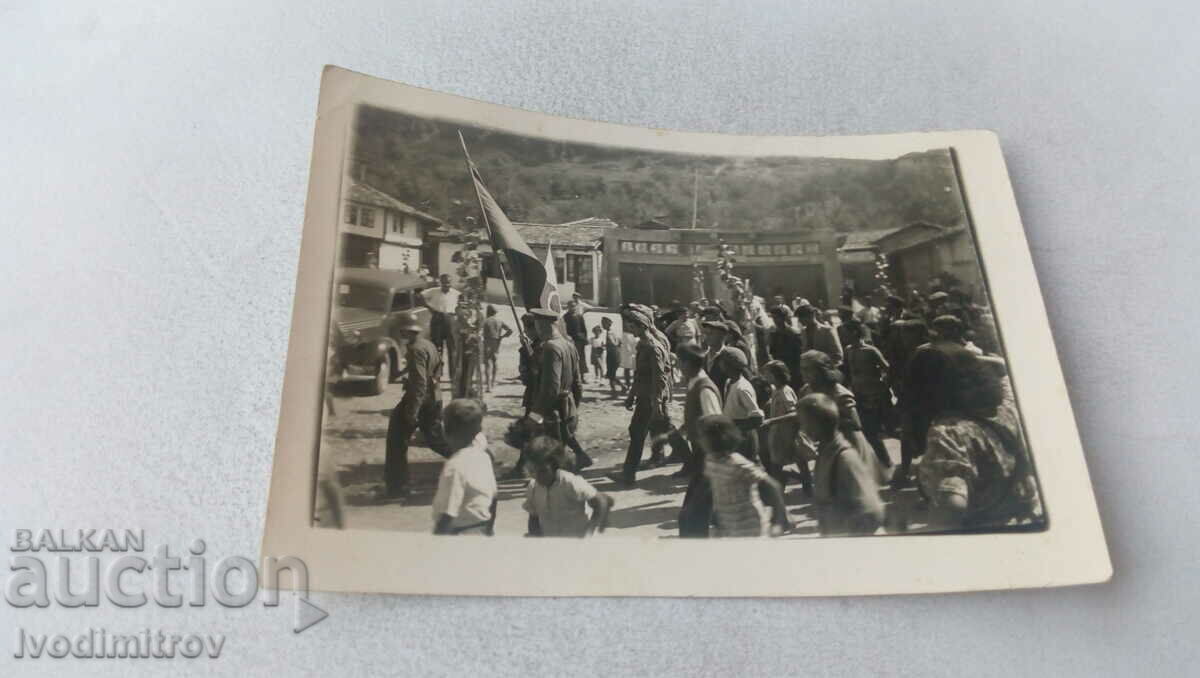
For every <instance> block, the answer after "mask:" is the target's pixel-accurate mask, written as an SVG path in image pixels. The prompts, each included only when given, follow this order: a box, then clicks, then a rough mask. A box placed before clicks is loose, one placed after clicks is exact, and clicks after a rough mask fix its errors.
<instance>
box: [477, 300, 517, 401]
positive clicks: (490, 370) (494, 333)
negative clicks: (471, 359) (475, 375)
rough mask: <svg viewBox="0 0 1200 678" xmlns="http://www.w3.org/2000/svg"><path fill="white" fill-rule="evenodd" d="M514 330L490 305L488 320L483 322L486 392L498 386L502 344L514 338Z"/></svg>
mask: <svg viewBox="0 0 1200 678" xmlns="http://www.w3.org/2000/svg"><path fill="white" fill-rule="evenodd" d="M512 333H513V331H512V328H511V327H509V326H508V325H507V324H506V323H505V322H504V321H503V320H501V319H500V318H499V317H497V316H496V307H495V306H492V305H491V304H488V307H487V319H486V320H484V321H483V379H484V382H485V385H484V391H485V392H489V393H490V392H491V390H492V389H493V388H495V386H496V359H497V356H498V355H499V353H500V342H502V341H504V338H505V337H510V336H512Z"/></svg>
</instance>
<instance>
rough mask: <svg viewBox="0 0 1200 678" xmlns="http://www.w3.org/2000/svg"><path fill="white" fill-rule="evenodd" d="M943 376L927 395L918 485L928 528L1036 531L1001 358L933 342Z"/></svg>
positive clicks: (1038, 514) (1030, 478) (1040, 519)
mask: <svg viewBox="0 0 1200 678" xmlns="http://www.w3.org/2000/svg"><path fill="white" fill-rule="evenodd" d="M928 350H932V351H938V352H939V353H941V357H942V358H943V365H944V366H945V371H944V372H943V373H942V379H939V380H938V382H937V384H935V385H934V387H933V388H932V389H931V390H930V395H931V403H930V409H931V411H932V412H933V413H934V415H933V419H932V421H931V423H930V425H929V429H928V431H927V433H926V434H925V448H924V449H925V454H924V456H923V457H922V459H921V463H920V465H919V466H918V468H917V481H918V483H920V487H921V490H922V493H923V494H924V495H925V496H926V497H928V498H929V504H930V515H929V526H930V529H933V530H972V529H995V528H998V527H1005V526H1009V527H1011V526H1022V527H1025V528H1036V527H1040V526H1042V525H1043V524H1044V523H1045V514H1044V513H1043V511H1042V506H1041V500H1040V497H1039V494H1038V486H1037V480H1036V478H1035V477H1034V474H1033V464H1032V462H1031V460H1030V458H1029V454H1028V450H1027V449H1026V448H1025V442H1024V439H1023V437H1022V435H1021V426H1020V421H1019V420H1018V418H1017V409H1016V403H1015V401H1014V398H1013V392H1012V386H1011V385H1010V383H1009V380H1008V376H1007V374H1006V373H1005V365H1004V361H1003V359H1001V358H990V357H980V356H977V355H975V354H974V353H972V352H970V351H968V350H967V349H966V348H964V347H960V346H954V345H950V344H938V345H936V346H933V347H930V348H929V349H928Z"/></svg>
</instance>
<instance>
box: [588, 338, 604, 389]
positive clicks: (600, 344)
mask: <svg viewBox="0 0 1200 678" xmlns="http://www.w3.org/2000/svg"><path fill="white" fill-rule="evenodd" d="M588 343H589V344H591V345H592V355H591V356H590V357H591V361H592V371H593V372H594V373H595V374H596V381H600V375H602V374H604V373H605V372H607V371H608V370H607V369H606V367H607V366H606V364H605V362H604V349H605V348H607V347H608V345H607V343H606V342H605V341H604V328H603V327H600V326H599V325H595V326H593V327H592V338H591V339H590V340H589V341H588Z"/></svg>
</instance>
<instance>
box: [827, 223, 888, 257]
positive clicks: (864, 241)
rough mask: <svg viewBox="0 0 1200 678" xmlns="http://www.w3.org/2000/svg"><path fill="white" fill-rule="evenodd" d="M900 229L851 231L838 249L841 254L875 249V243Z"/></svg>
mask: <svg viewBox="0 0 1200 678" xmlns="http://www.w3.org/2000/svg"><path fill="white" fill-rule="evenodd" d="M898 230H900V229H898V228H885V229H881V230H874V231H851V232H850V233H847V234H846V240H845V241H844V242H843V243H842V246H841V247H839V248H838V249H839V250H841V251H842V252H852V251H855V250H871V249H875V241H877V240H879V239H880V238H883V237H886V236H889V235H891V234H893V233H895V232H896V231H898Z"/></svg>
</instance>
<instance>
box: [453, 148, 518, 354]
mask: <svg viewBox="0 0 1200 678" xmlns="http://www.w3.org/2000/svg"><path fill="white" fill-rule="evenodd" d="M458 141H459V143H460V144H462V150H463V157H464V158H466V159H467V174H469V175H471V188H472V189H474V191H475V200H476V201H477V202H478V203H479V213H480V214H482V215H483V225H484V227H485V228H486V229H487V232H488V242H490V243H491V244H492V255H493V256H495V257H496V268H498V269H500V281H501V282H503V283H504V296H505V297H506V298H507V299H508V308H509V309H511V310H512V317H513V322H514V323H516V325H517V336H518V337H520V339H521V346H522V347H523V348H525V349H526V350H528V349H529V338H528V337H526V336H525V326H524V324H523V323H522V322H521V318H519V317H518V316H517V305H516V304H515V303H513V297H512V290H511V289H509V287H508V274H506V273H505V272H504V262H502V261H501V260H500V248H499V247H497V246H496V234H495V233H494V232H493V231H492V222H491V220H490V219H488V214H487V209H485V208H484V206H483V196H481V195H479V186H478V184H476V183H475V163H473V162H471V154H470V153H468V152H467V141H466V139H464V138H463V133H462V130H458ZM506 258H507V257H506Z"/></svg>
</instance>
